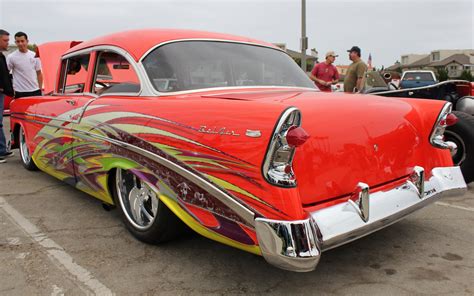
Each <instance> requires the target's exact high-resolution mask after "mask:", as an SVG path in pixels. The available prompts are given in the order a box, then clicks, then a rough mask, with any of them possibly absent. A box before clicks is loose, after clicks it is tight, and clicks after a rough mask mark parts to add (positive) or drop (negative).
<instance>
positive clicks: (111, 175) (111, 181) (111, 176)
mask: <svg viewBox="0 0 474 296" xmlns="http://www.w3.org/2000/svg"><path fill="white" fill-rule="evenodd" d="M116 171H117V169H116V168H113V169H111V170H109V172H108V173H107V190H108V192H109V195H110V196H111V197H112V200H113V202H114V204H113V205H111V206H114V207H115V206H116V205H117V200H116V198H117V197H116V194H115V172H116Z"/></svg>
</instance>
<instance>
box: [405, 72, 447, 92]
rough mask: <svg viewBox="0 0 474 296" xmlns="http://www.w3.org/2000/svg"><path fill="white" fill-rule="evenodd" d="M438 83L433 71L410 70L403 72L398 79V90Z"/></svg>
mask: <svg viewBox="0 0 474 296" xmlns="http://www.w3.org/2000/svg"><path fill="white" fill-rule="evenodd" d="M436 83H438V80H437V79H436V75H435V74H434V73H433V71H428V70H410V71H405V72H403V74H402V78H401V79H400V83H399V88H400V89H406V88H414V87H422V86H428V85H433V84H436Z"/></svg>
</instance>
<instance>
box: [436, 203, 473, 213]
mask: <svg viewBox="0 0 474 296" xmlns="http://www.w3.org/2000/svg"><path fill="white" fill-rule="evenodd" d="M435 204H436V205H438V206H443V207H449V208H454V209H459V210H464V211H469V212H474V208H469V207H462V206H457V205H452V204H448V203H445V202H441V201H437V202H435Z"/></svg>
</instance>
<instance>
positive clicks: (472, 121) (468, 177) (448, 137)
mask: <svg viewBox="0 0 474 296" xmlns="http://www.w3.org/2000/svg"><path fill="white" fill-rule="evenodd" d="M453 113H454V114H455V115H456V116H457V118H458V122H457V123H456V124H455V125H453V126H450V127H448V128H447V129H446V131H445V132H444V139H445V141H450V142H454V143H455V144H456V145H457V147H458V148H457V151H456V153H454V154H453V155H452V157H453V162H454V165H458V166H459V167H460V168H461V171H462V174H463V176H464V180H465V181H466V183H470V182H472V181H474V116H471V115H469V114H467V113H464V112H459V111H454V112H453Z"/></svg>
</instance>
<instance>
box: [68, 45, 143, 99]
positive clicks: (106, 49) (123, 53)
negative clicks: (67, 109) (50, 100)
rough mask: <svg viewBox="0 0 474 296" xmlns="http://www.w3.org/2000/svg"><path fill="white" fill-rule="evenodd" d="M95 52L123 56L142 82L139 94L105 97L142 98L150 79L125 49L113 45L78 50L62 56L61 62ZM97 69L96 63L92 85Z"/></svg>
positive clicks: (114, 94) (115, 94)
mask: <svg viewBox="0 0 474 296" xmlns="http://www.w3.org/2000/svg"><path fill="white" fill-rule="evenodd" d="M94 51H97V52H114V53H116V54H119V55H121V56H123V57H124V58H125V59H126V60H127V62H128V63H129V64H130V65H132V67H133V70H134V71H135V74H136V75H137V77H138V80H139V82H140V90H139V91H138V92H133V93H123V92H121V93H106V94H104V95H103V96H109V95H112V96H123V97H130V96H140V95H141V93H142V92H143V91H144V90H145V89H144V85H145V83H144V80H148V77H147V76H143V72H142V71H141V69H140V67H139V65H138V64H137V62H136V61H135V59H134V58H133V57H132V55H131V54H130V53H128V52H127V51H126V50H124V49H123V48H120V47H117V46H113V45H98V46H93V47H88V48H84V49H81V50H78V51H74V52H71V53H68V54H66V55H64V56H62V57H61V61H63V60H64V59H69V58H72V57H75V56H79V55H82V54H90V53H92V52H94ZM98 57H99V56H98V55H97V56H96V62H97V61H98ZM96 68H97V63H95V65H94V77H93V78H92V83H94V79H95V70H96ZM81 94H82V93H81ZM59 95H62V94H59ZM76 95H77V94H76ZM95 95H97V94H95ZM98 97H102V95H100V96H98Z"/></svg>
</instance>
